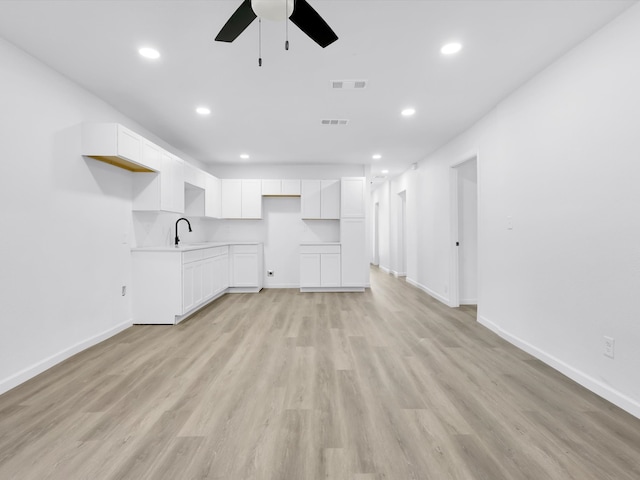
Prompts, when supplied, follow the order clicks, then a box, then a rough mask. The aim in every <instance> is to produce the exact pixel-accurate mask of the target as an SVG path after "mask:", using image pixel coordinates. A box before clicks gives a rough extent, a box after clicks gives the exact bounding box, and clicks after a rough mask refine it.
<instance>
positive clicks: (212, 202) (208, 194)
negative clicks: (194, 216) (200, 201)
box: [204, 173, 222, 218]
mask: <svg viewBox="0 0 640 480" xmlns="http://www.w3.org/2000/svg"><path fill="white" fill-rule="evenodd" d="M205 176H206V177H205V178H206V181H205V190H204V216H205V217H210V218H220V217H221V216H222V204H221V201H222V193H221V191H220V179H218V178H216V177H214V176H213V175H209V174H208V173H205Z"/></svg>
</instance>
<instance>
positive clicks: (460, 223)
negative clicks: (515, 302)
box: [455, 158, 478, 305]
mask: <svg viewBox="0 0 640 480" xmlns="http://www.w3.org/2000/svg"><path fill="white" fill-rule="evenodd" d="M455 170H456V185H455V186H456V190H457V192H456V193H457V194H456V199H457V202H456V203H457V230H458V232H457V233H458V235H457V240H455V241H456V242H457V245H456V247H455V248H457V254H458V266H457V289H458V304H460V305H477V304H478V285H477V282H478V162H477V159H475V158H474V159H472V160H469V161H466V162H464V163H462V164H460V165H458V166H456V167H455Z"/></svg>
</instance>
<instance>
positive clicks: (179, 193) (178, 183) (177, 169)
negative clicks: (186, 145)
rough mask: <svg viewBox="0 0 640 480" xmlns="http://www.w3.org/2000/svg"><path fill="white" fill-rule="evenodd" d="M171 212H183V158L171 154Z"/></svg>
mask: <svg viewBox="0 0 640 480" xmlns="http://www.w3.org/2000/svg"><path fill="white" fill-rule="evenodd" d="M171 199H172V201H171V210H170V211H171V212H176V213H184V160H182V159H181V158H178V157H176V156H174V155H171Z"/></svg>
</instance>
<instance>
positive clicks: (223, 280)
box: [217, 253, 229, 292]
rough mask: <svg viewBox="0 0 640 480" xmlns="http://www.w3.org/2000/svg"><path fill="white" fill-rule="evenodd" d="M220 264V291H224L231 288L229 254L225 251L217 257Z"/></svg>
mask: <svg viewBox="0 0 640 480" xmlns="http://www.w3.org/2000/svg"><path fill="white" fill-rule="evenodd" d="M217 258H218V259H219V262H220V265H219V268H220V270H219V271H220V285H219V286H220V291H221V292H222V291H224V290H226V289H227V288H229V254H227V253H225V254H224V255H220V256H219V257H217Z"/></svg>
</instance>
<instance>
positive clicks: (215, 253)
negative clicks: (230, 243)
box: [202, 246, 229, 258]
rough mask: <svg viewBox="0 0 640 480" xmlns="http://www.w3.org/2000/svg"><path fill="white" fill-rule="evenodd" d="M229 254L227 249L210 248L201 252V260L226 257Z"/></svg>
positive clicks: (225, 247)
mask: <svg viewBox="0 0 640 480" xmlns="http://www.w3.org/2000/svg"><path fill="white" fill-rule="evenodd" d="M227 253H229V247H227V246H224V247H210V248H205V249H203V250H202V258H213V257H219V256H220V255H226V254H227Z"/></svg>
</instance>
